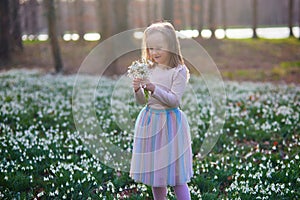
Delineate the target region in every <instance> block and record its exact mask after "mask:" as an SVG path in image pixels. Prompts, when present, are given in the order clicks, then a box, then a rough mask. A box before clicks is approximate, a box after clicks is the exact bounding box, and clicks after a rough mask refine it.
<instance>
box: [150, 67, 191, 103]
mask: <svg viewBox="0 0 300 200" xmlns="http://www.w3.org/2000/svg"><path fill="white" fill-rule="evenodd" d="M187 73H188V71H187V69H186V67H183V66H181V68H179V69H178V71H177V74H175V76H174V78H173V84H172V87H171V89H170V90H169V91H167V90H165V89H163V88H161V87H159V86H158V85H156V86H155V89H154V92H153V94H152V97H154V98H156V99H157V100H159V101H160V102H161V103H163V104H165V105H167V106H169V107H178V106H179V105H180V101H181V97H182V95H183V93H184V91H185V88H186V85H187Z"/></svg>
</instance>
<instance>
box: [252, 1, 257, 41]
mask: <svg viewBox="0 0 300 200" xmlns="http://www.w3.org/2000/svg"><path fill="white" fill-rule="evenodd" d="M252 3H253V16H252V17H253V24H252V29H253V36H252V38H254V39H257V38H258V37H257V32H256V29H257V0H253V1H252Z"/></svg>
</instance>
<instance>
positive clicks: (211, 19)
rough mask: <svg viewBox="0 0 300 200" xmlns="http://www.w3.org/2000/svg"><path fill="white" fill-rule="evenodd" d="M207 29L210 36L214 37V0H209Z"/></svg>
mask: <svg viewBox="0 0 300 200" xmlns="http://www.w3.org/2000/svg"><path fill="white" fill-rule="evenodd" d="M209 29H210V31H211V38H212V39H214V38H216V35H215V30H216V18H215V0H209Z"/></svg>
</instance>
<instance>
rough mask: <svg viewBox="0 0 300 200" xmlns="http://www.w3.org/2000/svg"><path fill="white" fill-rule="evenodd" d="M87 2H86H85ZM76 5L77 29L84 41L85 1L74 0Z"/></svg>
mask: <svg viewBox="0 0 300 200" xmlns="http://www.w3.org/2000/svg"><path fill="white" fill-rule="evenodd" d="M85 3H86V2H85ZM74 4H75V5H74V6H75V16H74V19H75V21H76V23H75V24H76V25H77V28H76V29H77V30H76V31H78V35H79V39H80V40H81V41H82V40H83V36H84V33H85V31H84V3H83V2H82V0H76V1H75V2H74Z"/></svg>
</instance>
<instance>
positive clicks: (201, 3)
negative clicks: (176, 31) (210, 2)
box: [197, 0, 204, 37]
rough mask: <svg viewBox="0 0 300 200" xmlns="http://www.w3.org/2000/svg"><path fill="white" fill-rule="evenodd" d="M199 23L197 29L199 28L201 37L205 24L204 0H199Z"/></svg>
mask: <svg viewBox="0 0 300 200" xmlns="http://www.w3.org/2000/svg"><path fill="white" fill-rule="evenodd" d="M197 3H198V13H199V14H198V25H197V29H198V30H199V37H201V31H202V29H203V24H204V20H203V13H204V4H203V0H198V2H197Z"/></svg>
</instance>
